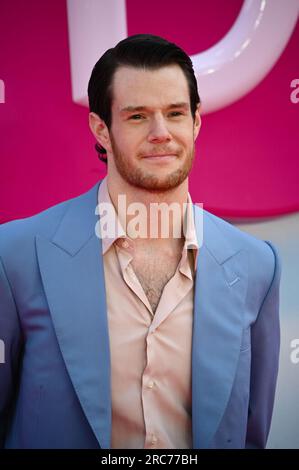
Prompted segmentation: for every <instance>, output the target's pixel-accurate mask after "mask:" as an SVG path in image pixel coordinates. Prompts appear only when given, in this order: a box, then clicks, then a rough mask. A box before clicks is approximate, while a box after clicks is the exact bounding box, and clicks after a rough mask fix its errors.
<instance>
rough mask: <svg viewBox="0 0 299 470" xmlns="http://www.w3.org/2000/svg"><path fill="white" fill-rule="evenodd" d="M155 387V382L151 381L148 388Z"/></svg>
mask: <svg viewBox="0 0 299 470" xmlns="http://www.w3.org/2000/svg"><path fill="white" fill-rule="evenodd" d="M153 386H154V382H153V381H152V380H151V381H150V382H149V383H148V388H153Z"/></svg>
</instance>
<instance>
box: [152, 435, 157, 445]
mask: <svg viewBox="0 0 299 470" xmlns="http://www.w3.org/2000/svg"><path fill="white" fill-rule="evenodd" d="M156 443H157V438H156V436H153V437H152V444H153V445H154V444H156Z"/></svg>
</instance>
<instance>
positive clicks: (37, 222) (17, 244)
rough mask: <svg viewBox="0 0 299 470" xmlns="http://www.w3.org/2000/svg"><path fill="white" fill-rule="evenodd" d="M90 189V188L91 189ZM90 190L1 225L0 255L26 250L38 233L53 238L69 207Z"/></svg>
mask: <svg viewBox="0 0 299 470" xmlns="http://www.w3.org/2000/svg"><path fill="white" fill-rule="evenodd" d="M89 191H90V190H89ZM89 191H87V192H85V193H83V194H80V195H79V196H76V197H73V198H70V199H67V200H65V201H62V202H60V203H58V204H55V205H54V206H51V207H49V208H48V209H45V210H43V211H41V212H39V213H37V214H35V215H32V216H30V217H26V218H23V219H16V220H12V221H10V222H6V223H4V224H2V225H1V226H0V256H2V255H4V256H5V255H8V256H9V254H10V253H11V254H14V253H15V252H16V250H18V249H20V250H24V249H26V246H27V247H28V244H30V245H31V244H32V243H33V242H34V239H35V236H36V235H41V236H44V237H46V238H51V237H52V236H53V235H54V234H55V232H56V230H57V229H58V227H59V224H60V222H61V221H62V219H63V217H64V215H65V214H66V212H67V210H68V209H69V207H70V206H71V205H72V204H73V203H76V202H77V201H78V202H80V199H82V198H83V197H84V196H85V195H86V194H87V193H88V192H89Z"/></svg>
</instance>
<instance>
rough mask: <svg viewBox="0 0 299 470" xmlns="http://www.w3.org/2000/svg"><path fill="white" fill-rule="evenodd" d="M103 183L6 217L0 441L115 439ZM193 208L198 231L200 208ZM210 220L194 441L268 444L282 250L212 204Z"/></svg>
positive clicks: (197, 321) (196, 334)
mask: <svg viewBox="0 0 299 470" xmlns="http://www.w3.org/2000/svg"><path fill="white" fill-rule="evenodd" d="M98 185H99V183H98V184H96V185H95V186H94V187H93V188H91V189H90V190H89V191H88V192H86V193H84V194H82V195H81V196H79V197H76V198H74V199H71V200H68V201H65V202H63V203H61V204H58V205H56V206H54V207H52V208H50V209H48V210H46V211H43V212H41V213H40V214H37V215H35V216H33V217H29V218H26V219H21V220H16V221H12V222H9V223H7V224H4V225H2V226H1V227H0V340H1V344H2V346H3V345H4V348H3V349H4V351H3V352H4V353H5V357H2V360H1V361H0V447H5V448H81V449H83V448H89V449H91V448H93V449H98V448H100V447H101V448H103V449H107V448H110V442H111V440H110V439H111V389H110V354H109V334H108V322H107V308H106V297H105V282H104V272H103V260H102V254H101V253H102V250H101V241H100V239H99V238H98V237H97V236H96V234H95V224H96V221H97V217H98V216H96V215H95V207H96V204H97V192H98ZM194 213H195V223H196V227H197V230H199V225H198V224H199V223H200V222H199V209H198V208H197V207H196V206H194ZM203 230H204V237H203V245H202V247H201V249H200V253H199V257H198V266H197V274H196V285H195V298H194V311H193V317H194V320H193V338H192V433H193V434H192V437H193V448H194V449H199V448H244V447H249V448H263V447H264V446H265V444H266V440H267V436H268V432H269V427H270V422H271V415H272V409H273V401H274V393H275V385H276V378H277V370H278V355H279V316H278V304H279V294H278V292H279V279H280V267H279V260H278V257H277V254H276V251H275V249H274V247H273V246H272V245H271V244H270V243H269V242H264V241H260V240H257V239H255V238H254V237H252V236H249V235H247V234H246V233H243V232H242V231H240V230H238V229H237V228H235V227H233V226H232V225H230V224H229V223H227V222H225V221H223V220H221V219H219V218H218V217H215V216H214V215H212V214H210V213H208V212H206V211H204V216H203ZM2 356H3V354H2ZM0 359H1V358H0ZM4 361H5V362H4ZM174 364H175V363H174ZM128 367H130V365H129V364H128ZM174 367H175V365H174Z"/></svg>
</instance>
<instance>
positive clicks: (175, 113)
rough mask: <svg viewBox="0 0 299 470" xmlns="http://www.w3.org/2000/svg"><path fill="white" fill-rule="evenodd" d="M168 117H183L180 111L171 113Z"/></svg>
mask: <svg viewBox="0 0 299 470" xmlns="http://www.w3.org/2000/svg"><path fill="white" fill-rule="evenodd" d="M170 116H172V117H178V116H183V113H182V112H181V111H172V112H171V113H170Z"/></svg>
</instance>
